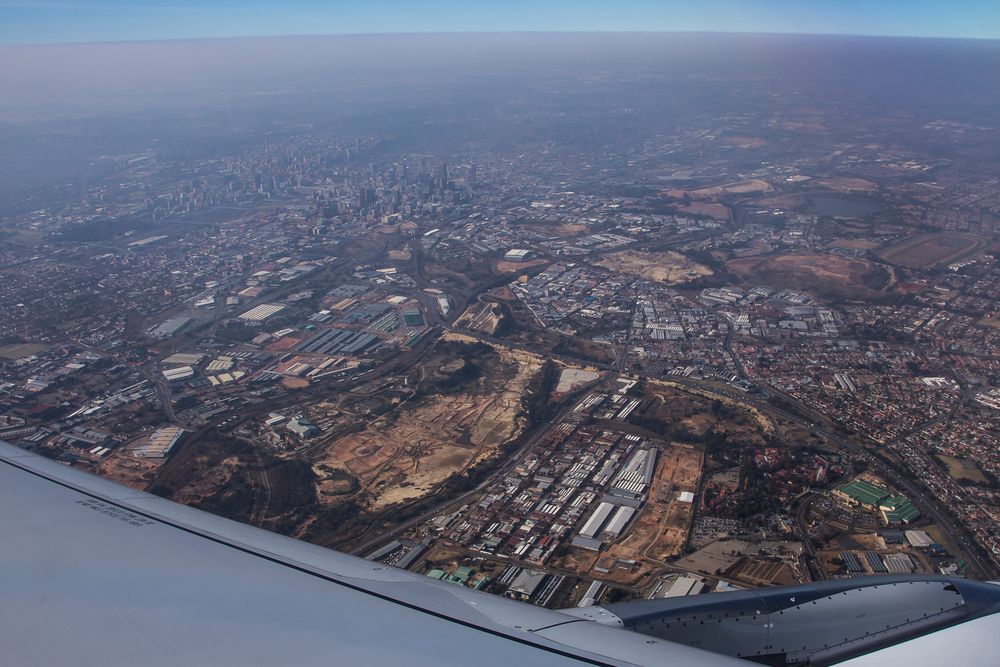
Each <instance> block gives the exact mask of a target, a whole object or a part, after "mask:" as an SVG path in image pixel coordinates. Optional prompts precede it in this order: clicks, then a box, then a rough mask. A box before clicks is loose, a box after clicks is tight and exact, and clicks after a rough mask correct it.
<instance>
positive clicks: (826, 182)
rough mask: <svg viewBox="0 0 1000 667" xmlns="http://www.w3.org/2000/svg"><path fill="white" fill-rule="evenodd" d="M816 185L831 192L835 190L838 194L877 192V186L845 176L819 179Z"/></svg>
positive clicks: (861, 179) (860, 179)
mask: <svg viewBox="0 0 1000 667" xmlns="http://www.w3.org/2000/svg"><path fill="white" fill-rule="evenodd" d="M816 183H817V184H818V185H822V186H823V187H824V188H829V189H831V190H837V191H838V192H853V191H858V190H860V191H863V192H874V191H875V190H878V185H876V184H875V183H872V182H871V181H867V180H865V179H863V178H848V177H846V176H831V177H830V178H821V179H819V180H818V181H816Z"/></svg>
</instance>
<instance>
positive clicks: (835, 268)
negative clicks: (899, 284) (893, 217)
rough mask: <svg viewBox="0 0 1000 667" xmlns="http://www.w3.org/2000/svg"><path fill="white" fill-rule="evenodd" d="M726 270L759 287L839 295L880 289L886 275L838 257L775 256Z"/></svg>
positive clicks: (734, 264)
mask: <svg viewBox="0 0 1000 667" xmlns="http://www.w3.org/2000/svg"><path fill="white" fill-rule="evenodd" d="M726 267H727V268H728V269H729V270H730V271H732V272H733V273H735V274H737V275H739V276H741V277H743V278H745V279H747V280H749V281H751V282H755V283H757V284H763V285H769V286H772V287H787V288H790V289H806V290H809V289H812V290H819V291H824V292H832V293H836V294H840V295H845V294H851V293H867V292H872V291H876V290H877V289H881V287H883V286H884V283H885V281H886V280H887V278H888V276H887V274H886V275H885V276H880V273H884V270H883V269H880V268H878V267H877V266H876V265H875V264H873V263H872V262H869V261H868V260H864V259H851V258H847V257H841V256H839V255H806V254H801V255H776V256H770V257H748V258H741V259H734V260H730V261H729V262H727V263H726Z"/></svg>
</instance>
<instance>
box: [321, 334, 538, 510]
mask: <svg viewBox="0 0 1000 667" xmlns="http://www.w3.org/2000/svg"><path fill="white" fill-rule="evenodd" d="M449 338H450V339H451V340H456V339H458V340H460V339H462V338H466V339H467V337H461V336H450V337H449ZM467 340H468V339H467ZM496 351H497V353H498V354H499V356H500V359H501V363H500V364H498V365H497V367H495V368H494V367H492V366H491V367H489V368H486V369H484V371H483V377H481V378H480V379H479V380H478V381H477V383H476V384H475V386H473V387H471V388H469V389H464V390H462V391H458V392H454V393H441V394H435V395H431V396H428V397H424V398H421V399H418V400H417V401H416V402H415V403H412V404H411V403H407V404H405V405H404V406H402V407H400V408H398V410H397V411H396V413H395V414H393V415H389V416H387V417H386V418H382V419H378V420H376V421H374V422H372V423H371V424H369V425H368V426H367V427H366V428H365V429H364V430H362V431H359V432H357V433H351V434H348V435H345V436H343V437H340V438H338V439H336V440H334V441H333V442H331V443H330V444H329V445H328V446H327V447H326V448H325V450H324V451H323V453H322V454H321V456H320V457H319V458H318V459H317V460H316V461H315V462H314V466H313V470H314V471H315V472H316V473H317V474H318V475H319V476H320V479H321V481H320V483H319V485H318V492H319V495H320V501H321V502H324V501H325V502H336V501H337V500H339V499H341V498H342V496H341V497H334V496H332V494H324V486H323V481H322V480H324V479H326V478H327V477H328V475H326V474H324V473H323V471H322V469H321V468H320V466H321V465H325V466H328V467H329V468H333V469H337V468H339V469H343V470H346V471H347V472H348V473H350V474H351V475H353V476H354V477H356V478H357V479H358V480H359V482H360V484H361V490H360V493H361V494H363V495H364V496H365V497H366V498H367V500H368V504H369V505H370V508H371V509H374V510H377V509H381V508H384V507H387V506H389V505H392V504H394V503H398V502H402V501H406V500H412V499H415V498H419V497H421V496H424V495H426V494H428V493H430V492H431V491H433V489H434V488H435V487H436V486H437V485H438V484H440V483H441V482H443V481H444V480H445V479H447V478H448V477H449V476H450V475H452V474H454V473H458V472H461V471H463V470H465V469H466V468H467V467H469V466H470V465H472V464H473V463H475V462H476V461H478V460H480V459H482V458H485V457H489V456H491V455H493V454H495V453H496V452H497V451H498V449H499V447H500V446H501V445H502V444H504V443H505V442H507V441H509V440H511V439H512V438H515V437H517V436H518V435H519V434H520V433H521V431H522V430H523V428H524V420H523V418H522V417H521V415H520V412H521V398H522V395H523V393H524V390H525V388H526V386H527V385H528V383H529V382H530V381H531V379H532V378H533V377H534V376H535V374H536V373H537V372H538V371H539V370H540V369H541V367H542V364H543V361H542V359H540V358H539V357H535V356H532V355H528V354H526V353H522V352H512V351H510V350H508V349H506V348H496Z"/></svg>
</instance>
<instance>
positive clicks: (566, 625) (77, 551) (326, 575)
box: [0, 443, 1000, 667]
mask: <svg viewBox="0 0 1000 667" xmlns="http://www.w3.org/2000/svg"><path fill="white" fill-rule="evenodd" d="M939 580H940V581H939ZM934 581H936V582H938V583H936V584H934V585H933V586H930V588H928V589H926V590H924V591H923V592H924V593H926V594H927V595H928V596H929V597H927V598H926V599H928V600H931V601H932V602H933V604H939V603H940V602H941V600H942V599H944V600H947V603H946V605H945V606H947V609H945V608H942V609H941V611H942V612H948V619H947V623H948V629H946V630H942V629H941V627H943V625H942V623H943V621H942V623H938V624H929V625H927V627H922V628H921V629H920V630H919V632H917V630H914V631H913V632H910V633H909V634H908V635H906V636H905V637H901V636H899V635H898V633H897V634H896V635H894V638H893V641H892V642H888V643H887V642H886V641H881V642H876V643H872V642H868V643H867V644H866V651H870V650H874V649H884V650H888V651H892V650H894V649H895V650H899V649H906V648H907V647H908V646H910V645H914V646H915V645H916V644H915V642H920V641H924V642H927V641H930V642H932V647H931V648H927V645H923V646H924V648H923V649H920V648H916V649H909V650H908V653H907V654H905V655H906V656H907V663H908V664H909V665H922V664H927V665H929V664H931V662H929V661H927V660H926V658H927V657H928V656H931V655H933V654H934V652H935V649H933V642H934V638H935V637H937V638H938V641H937V645H938V646H947V644H948V643H949V642H948V641H946V640H943V638H944V637H946V636H949V633H953V632H957V631H962V632H964V635H963V637H965V636H968V635H970V634H971V635H972V636H973V637H974V639H975V646H976V650H977V651H980V653H978V655H980V656H990V659H992V657H993V656H996V655H998V654H1000V639H998V637H1000V633H998V632H997V630H998V629H1000V626H998V624H997V622H996V621H997V619H998V618H1000V617H998V616H996V615H992V614H993V612H995V611H996V610H997V608H998V607H1000V602H998V600H1000V596H994V597H993V598H991V597H990V594H991V593H992V592H993V591H992V589H993V588H996V590H997V591H1000V587H991V586H990V585H989V584H975V582H969V583H970V584H975V586H977V587H974V588H971V589H968V591H966V590H965V589H963V591H962V592H961V593H960V594H959V597H960V598H961V599H962V603H961V604H958V603H957V602H956V600H955V594H954V593H952V591H950V590H945V591H944V592H942V590H941V589H942V587H943V586H947V585H949V582H950V580H944V579H943V578H936V579H934ZM941 581H944V582H945V583H941ZM963 586H964V584H963ZM979 587H983V588H979ZM815 588H816V587H813V588H810V589H809V590H810V591H811V592H810V593H809V595H811V596H812V597H811V598H810V599H809V601H808V603H803V604H809V610H810V611H811V610H812V604H810V603H813V602H814V601H819V602H822V600H823V599H824V598H831V599H834V598H837V599H839V598H838V596H841V595H843V597H844V599H846V594H844V591H843V590H838V591H833V590H825V589H823V587H819V589H818V590H819V593H817V592H816V590H814V589H815ZM855 588H857V585H855ZM931 589H933V590H931ZM781 590H782V589H768V591H769V594H770V592H773V591H781ZM850 590H853V589H850ZM945 593H947V595H945ZM891 594H892V593H891V591H887V592H886V595H891ZM796 595H799V596H802V595H805V594H804V593H797V594H796ZM726 596H735V597H734V598H730V599H731V600H732V603H731V604H725V600H726ZM977 596H978V597H977ZM786 597H788V596H786ZM856 597H863V596H856ZM769 599H770V598H769ZM778 599H779V598H777V597H775V598H773V599H772V600H771V603H770V606H769V607H767V608H766V611H767V614H768V615H767V616H766V617H765V618H766V619H767V620H766V621H764V620H761V619H758V621H757V625H755V626H753V627H751V623H749V622H748V623H745V624H744V626H742V628H740V627H739V626H738V624H737V623H736V622H733V623H729V624H727V628H728V630H727V631H726V632H718V633H716V640H714V641H713V640H712V639H711V637H712V633H706V632H704V630H702V631H701V632H694V628H695V627H696V624H697V623H698V622H699V620H700V621H704V620H706V619H705V615H707V614H716V613H718V614H727V616H726V618H729V616H728V614H730V613H732V614H733V615H734V617H735V614H737V613H740V610H742V611H749V610H751V609H752V608H753V607H754V605H755V604H756V605H757V608H758V616H759V613H760V612H759V610H760V608H761V604H762V603H761V602H760V600H761V598H760V597H756V598H754V597H753V594H751V595H750V597H748V596H747V595H740V594H726V593H720V594H713V595H707V596H693V598H690V599H687V600H682V601H680V602H675V603H670V604H668V605H666V606H664V604H663V602H664V601H648V602H644V603H643V602H640V603H627V605H621V606H618V605H612V606H609V607H606V608H593V609H591V610H589V611H586V610H568V611H566V612H561V611H553V610H548V609H542V608H540V607H536V606H533V605H528V604H523V603H519V602H515V601H512V600H507V599H505V598H501V597H498V596H493V595H488V594H485V593H480V592H477V591H474V590H471V589H468V588H464V587H460V586H457V585H454V584H450V583H446V582H440V581H436V580H433V579H429V578H427V577H423V576H419V575H416V574H413V573H411V572H407V571H404V570H400V569H397V568H393V567H389V566H383V565H380V564H378V563H372V562H369V561H365V560H362V559H359V558H355V557H352V556H347V555H344V554H340V553H337V552H335V551H331V550H329V549H324V548H322V547H318V546H315V545H311V544H307V543H304V542H300V541H297V540H294V539H290V538H287V537H283V536H281V535H276V534H274V533H270V532H267V531H264V530H261V529H258V528H253V527H251V526H246V525H243V524H239V523H235V522H232V521H229V520H226V519H223V518H220V517H216V516H214V515H211V514H207V513H205V512H202V511H200V510H196V509H194V508H190V507H186V506H182V505H178V504H175V503H172V502H170V501H168V500H164V499H162V498H157V497H155V496H151V495H149V494H145V493H142V492H139V491H136V490H134V489H129V488H126V487H122V486H119V485H117V484H114V483H112V482H109V481H107V480H103V479H100V478H98V477H95V476H93V475H89V474H87V473H84V472H81V471H78V470H74V469H72V468H69V467H67V466H64V465H62V464H59V463H56V462H54V461H50V460H48V459H44V458H42V457H39V456H36V455H34V454H31V453H29V452H26V451H23V450H20V449H17V448H14V447H11V446H9V445H6V444H3V443H0V666H2V667H7V666H10V667H24V666H29V665H39V666H43V665H44V666H49V665H95V666H96V665H100V666H102V667H106V666H109V665H110V666H117V665H129V666H132V665H155V666H160V665H163V666H167V665H171V666H176V665H185V666H189V665H213V666H224V665H241V666H247V665H331V664H334V665H341V664H342V665H359V664H369V665H393V664H398V665H401V666H406V667H410V666H421V665H469V664H475V665H477V666H486V665H504V666H509V665H512V664H514V665H518V664H523V665H684V666H689V667H701V666H709V665H711V666H725V665H746V664H747V662H745V661H744V660H741V659H738V658H736V657H733V656H735V653H733V650H735V649H732V646H733V645H732V638H733V637H734V636H739V633H740V632H742V631H743V628H745V629H746V630H745V632H746V633H751V634H752V633H753V632H757V633H760V632H761V630H762V629H763V630H764V631H765V633H767V632H770V630H769V629H768V628H766V627H765V626H766V625H767V624H770V625H771V628H773V627H774V625H775V623H776V622H777V624H778V625H779V626H780V625H781V621H780V620H777V619H779V612H782V613H783V612H784V611H785V610H790V607H789V606H787V600H786V601H784V602H780V603H779V602H778V601H777V600H778ZM803 599H804V598H803ZM905 599H906V601H907V604H916V603H917V602H915V601H916V600H918V599H919V600H921V601H925V598H923V597H921V596H920V595H916V596H915V597H914V596H913V595H911V596H910V597H909V598H905ZM863 602H864V603H865V604H870V602H871V598H870V597H869V598H867V599H864V600H863ZM921 603H923V602H921ZM706 604H707V605H709V606H712V605H714V607H713V610H712V611H708V610H707V607H705V606H704V605H706ZM720 604H721V606H720ZM628 605H632V606H628ZM671 605H673V606H671ZM684 605H694V606H692V607H691V608H690V609H688V611H687V612H684V613H680V616H678V614H679V612H678V609H679V608H680V607H681V606H684ZM782 605H785V606H782ZM962 605H964V606H965V609H964V615H963V614H959V613H958V612H957V611H956V609H958V608H959V607H961V606H962ZM699 606H700V607H701V608H700V609H699ZM800 606H801V605H800ZM834 607H835V608H836V611H837V613H835V614H833V615H832V616H830V617H829V619H833V621H830V620H829V619H828V621H827V622H825V626H826V627H824V620H823V617H822V615H819V616H817V615H815V614H814V615H813V616H809V617H804V618H805V620H804V621H803V622H802V624H801V625H799V626H798V631H802V632H806V633H809V632H825V631H829V630H830V629H831V628H833V627H835V626H836V623H838V622H846V621H845V619H846V617H845V616H844V608H845V607H844V606H843V605H840V606H837V605H834ZM788 613H789V616H792V615H793V612H791V611H788ZM698 614H701V616H700V617H699V616H698ZM850 615H851V612H849V611H848V612H847V616H850ZM674 616H678V618H680V617H684V618H685V619H687V620H680V621H678V622H679V623H687V622H690V623H691V628H692V631H691V632H677V631H676V628H675V631H672V632H670V631H668V632H664V631H662V627H663V625H664V624H667V625H669V624H670V623H671V622H672V621H670V619H672V618H673V617H674ZM884 618H885V617H884V615H881V616H878V618H877V619H876V617H875V616H874V615H873V617H872V623H875V622H876V620H877V621H878V623H882V621H883V620H884ZM969 619H973V620H969ZM847 620H849V621H850V623H848V625H850V626H851V627H857V624H858V619H857V618H853V619H847ZM962 621H968V623H962V624H960V625H955V624H957V623H961V622H962ZM656 623H659V626H657V627H654V625H656ZM983 623H986V624H987V627H985V628H983V627H980V626H981V624H983ZM862 624H863V623H862ZM977 624H979V625H977ZM703 625H704V624H702V625H701V626H697V627H699V628H703ZM647 626H648V627H647ZM678 627H684V626H678ZM720 627H721V624H720ZM658 628H660V629H658ZM734 628H735V630H734ZM810 628H811V629H810ZM879 629H880V628H879ZM873 630H874V628H873ZM931 630H936V632H931V633H930V634H928V633H929V632H930V631H931ZM734 631H735V632H736V633H737V634H735V635H734V634H732V633H733V632H734ZM658 633H659V634H658ZM916 634H921V635H922V636H921V637H920V638H919V639H913V640H912V641H905V642H904V643H902V644H900V643H899V641H901V640H904V639H911V638H912V637H913V636H915V635H916ZM744 639H745V637H744ZM883 639H884V638H883ZM763 641H765V642H768V643H767V644H766V645H768V646H770V645H771V643H770V640H767V639H765V640H763ZM688 644H697V645H692V646H689V645H688ZM740 646H743V644H740ZM885 646H888V648H885ZM983 651H985V652H983ZM727 652H729V653H733V655H732V656H731V655H724V653H727ZM760 656H761V654H760V652H758V653H757V655H753V652H752V651H751V652H750V653H749V654H745V655H744V657H750V658H751V659H754V658H758V659H759V658H760ZM875 656H878V653H871V654H870V656H865V657H875ZM913 656H916V657H913ZM771 657H773V656H771ZM922 658H923V659H922ZM863 659H864V658H861V660H863ZM876 659H877V658H876ZM885 660H889V662H892V661H893V658H892V657H891V656H889V657H888V658H885ZM820 662H822V660H820V661H818V662H815V663H814V664H819V663H820ZM938 662H940V660H939V659H936V658H935V660H934V664H938ZM972 662H974V661H971V662H969V663H963V664H972ZM771 664H774V663H773V662H772V663H771ZM858 664H862V663H858ZM863 664H869V663H863ZM871 664H874V663H871ZM879 664H886V663H885V662H884V660H883V661H880V662H879Z"/></svg>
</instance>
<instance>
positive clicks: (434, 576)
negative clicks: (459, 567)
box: [427, 568, 448, 579]
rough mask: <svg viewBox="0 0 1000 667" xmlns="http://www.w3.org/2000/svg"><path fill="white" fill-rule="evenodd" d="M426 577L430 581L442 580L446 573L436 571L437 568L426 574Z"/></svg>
mask: <svg viewBox="0 0 1000 667" xmlns="http://www.w3.org/2000/svg"><path fill="white" fill-rule="evenodd" d="M427 576H428V577H430V578H431V579H444V578H445V577H447V576H448V573H447V572H445V571H444V570H438V569H437V568H435V569H433V570H431V571H430V572H428V573H427Z"/></svg>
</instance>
